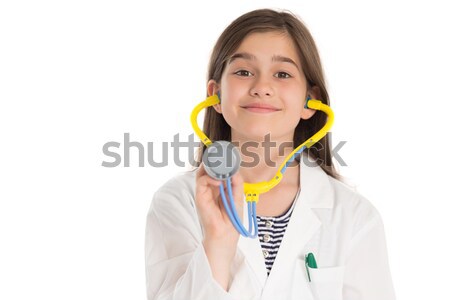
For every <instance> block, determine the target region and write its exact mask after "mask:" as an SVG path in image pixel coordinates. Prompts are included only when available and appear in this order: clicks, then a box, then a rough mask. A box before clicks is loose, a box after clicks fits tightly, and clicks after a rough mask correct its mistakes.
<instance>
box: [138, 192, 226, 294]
mask: <svg viewBox="0 0 450 300" xmlns="http://www.w3.org/2000/svg"><path fill="white" fill-rule="evenodd" d="M179 190H180V187H178V191H177V188H175V187H173V186H170V185H169V186H166V187H164V188H162V189H160V190H159V191H158V192H157V193H155V196H154V197H153V201H152V205H151V208H150V211H149V213H148V215H147V225H146V237H145V260H146V279H147V299H148V300H169V299H170V300H185V299H193V300H194V299H195V300H197V299H198V300H202V299H205V300H210V299H215V300H233V298H232V297H231V295H230V294H229V293H228V292H227V291H225V290H224V289H223V288H222V287H221V286H220V285H219V284H218V283H217V281H216V280H215V279H214V277H213V276H212V272H211V269H210V266H209V262H208V258H207V256H206V254H205V251H204V248H203V244H202V242H201V241H202V234H201V229H200V227H199V224H198V219H197V218H196V216H197V214H196V213H195V209H194V208H193V205H192V202H191V201H189V196H188V195H187V194H186V195H182V194H180V193H179Z"/></svg>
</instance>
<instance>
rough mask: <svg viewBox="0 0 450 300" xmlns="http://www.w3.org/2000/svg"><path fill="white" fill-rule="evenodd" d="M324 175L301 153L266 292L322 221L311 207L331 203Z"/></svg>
mask: <svg viewBox="0 0 450 300" xmlns="http://www.w3.org/2000/svg"><path fill="white" fill-rule="evenodd" d="M329 180H330V179H329V177H328V175H327V174H326V173H325V172H324V171H323V170H322V169H321V168H320V166H318V165H317V163H315V162H312V161H311V160H310V159H308V158H307V157H305V156H302V159H301V164H300V189H301V190H300V193H299V195H298V199H296V204H295V207H294V210H293V212H292V215H291V218H290V220H289V224H288V227H287V229H286V231H285V234H284V236H283V240H282V242H281V245H280V248H279V250H278V253H277V256H276V258H275V262H274V265H273V267H272V270H271V272H270V276H269V279H268V282H267V286H266V289H267V290H268V292H270V289H271V288H275V289H276V286H277V285H278V284H277V283H279V282H280V281H282V280H286V276H289V274H293V272H292V270H293V267H294V266H295V265H296V262H297V260H298V259H302V257H303V256H304V255H305V253H303V252H304V251H306V250H304V248H305V246H306V244H307V243H308V242H309V241H310V240H311V239H312V238H313V237H314V235H315V234H316V233H317V232H318V230H319V229H320V227H321V224H322V222H321V221H320V219H319V218H318V217H317V215H316V214H315V213H314V210H313V209H314V208H331V207H333V203H334V198H333V190H332V187H331V184H330V181H329Z"/></svg>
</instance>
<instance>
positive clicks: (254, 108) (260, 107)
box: [241, 103, 281, 113]
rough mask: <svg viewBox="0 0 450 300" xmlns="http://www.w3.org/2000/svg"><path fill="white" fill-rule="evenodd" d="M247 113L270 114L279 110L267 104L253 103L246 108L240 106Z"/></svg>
mask: <svg viewBox="0 0 450 300" xmlns="http://www.w3.org/2000/svg"><path fill="white" fill-rule="evenodd" d="M241 107H242V108H244V109H245V110H247V111H251V112H256V113H272V112H276V111H280V110H281V109H279V108H276V107H274V106H272V105H269V104H262V103H253V104H249V105H246V106H241Z"/></svg>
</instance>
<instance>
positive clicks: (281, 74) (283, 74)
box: [275, 72, 292, 78]
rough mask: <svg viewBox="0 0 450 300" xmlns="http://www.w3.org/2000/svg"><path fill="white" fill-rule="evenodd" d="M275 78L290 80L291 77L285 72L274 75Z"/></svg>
mask: <svg viewBox="0 0 450 300" xmlns="http://www.w3.org/2000/svg"><path fill="white" fill-rule="evenodd" d="M275 77H277V78H291V77H292V76H291V75H289V74H288V73H286V72H278V73H276V74H275Z"/></svg>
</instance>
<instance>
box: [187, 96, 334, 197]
mask: <svg viewBox="0 0 450 300" xmlns="http://www.w3.org/2000/svg"><path fill="white" fill-rule="evenodd" d="M219 103H220V99H219V97H218V96H217V95H212V96H210V97H208V98H206V100H205V101H203V102H201V103H199V104H198V105H197V106H195V107H194V109H193V110H192V113H191V124H192V128H193V129H194V132H195V133H196V134H197V136H198V137H199V138H200V140H201V141H202V143H204V144H205V146H207V147H208V146H209V145H211V144H212V142H211V140H210V139H209V138H208V137H207V136H206V134H205V133H204V132H203V131H202V130H201V129H200V127H199V126H198V124H197V116H198V114H199V113H200V111H201V110H202V109H204V108H207V107H209V106H213V105H215V104H219ZM305 107H307V108H311V109H314V110H319V111H322V112H324V113H325V114H326V115H327V117H328V118H327V122H326V123H325V125H324V126H323V127H322V128H321V129H320V130H319V131H318V132H316V133H315V134H314V135H313V136H312V137H310V138H309V139H308V140H306V141H305V142H304V143H302V144H301V145H300V146H298V147H297V148H295V149H294V151H292V152H291V153H290V154H289V155H288V156H287V157H286V158H285V160H284V161H283V163H282V164H281V166H280V168H279V169H278V171H277V173H276V174H275V176H274V177H273V178H272V179H271V180H269V181H263V182H258V183H247V182H244V193H245V196H246V201H248V202H249V201H251V202H258V200H259V194H263V193H265V192H268V191H269V190H271V189H272V188H274V187H275V186H276V185H277V184H278V183H279V182H280V181H281V179H282V178H283V173H282V170H283V168H284V167H285V166H286V164H287V163H288V161H289V160H290V159H291V158H292V157H293V156H294V155H295V154H296V153H297V152H298V151H299V150H300V149H301V148H303V147H306V148H310V147H311V146H312V145H314V144H315V143H317V142H318V141H319V140H320V139H322V138H323V137H324V136H325V135H326V134H327V132H328V131H330V129H331V127H332V126H333V123H334V113H333V111H332V110H331V108H330V107H329V106H328V105H326V104H323V103H322V102H321V101H320V100H315V99H309V100H307V102H306V105H305Z"/></svg>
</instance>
